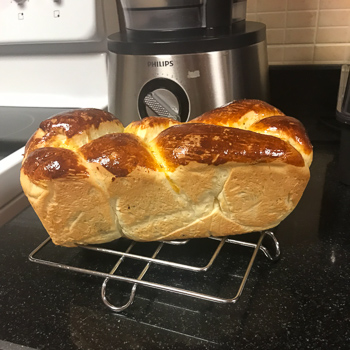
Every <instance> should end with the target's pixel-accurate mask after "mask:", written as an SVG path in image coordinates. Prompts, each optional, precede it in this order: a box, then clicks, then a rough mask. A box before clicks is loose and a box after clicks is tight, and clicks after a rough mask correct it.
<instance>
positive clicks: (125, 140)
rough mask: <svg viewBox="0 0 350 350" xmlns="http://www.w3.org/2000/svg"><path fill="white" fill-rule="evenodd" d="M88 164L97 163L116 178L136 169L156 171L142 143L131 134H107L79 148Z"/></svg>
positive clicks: (153, 161)
mask: <svg viewBox="0 0 350 350" xmlns="http://www.w3.org/2000/svg"><path fill="white" fill-rule="evenodd" d="M80 152H81V154H82V155H83V156H84V158H85V159H86V160H87V161H88V162H90V163H99V164H101V165H102V166H103V167H104V168H105V169H107V170H108V171H109V172H111V173H112V174H113V175H115V176H116V177H124V176H127V175H128V174H130V173H131V172H132V171H133V170H134V169H135V168H136V167H138V166H139V167H143V168H146V169H151V170H156V169H157V164H156V162H155V160H154V158H153V157H152V155H151V153H150V152H149V151H148V150H147V148H146V146H145V145H144V143H143V142H142V141H141V140H140V139H139V138H138V137H137V136H135V135H132V134H108V135H105V136H102V137H100V138H98V139H96V140H93V141H91V142H90V143H88V144H86V145H85V146H83V147H81V148H80Z"/></svg>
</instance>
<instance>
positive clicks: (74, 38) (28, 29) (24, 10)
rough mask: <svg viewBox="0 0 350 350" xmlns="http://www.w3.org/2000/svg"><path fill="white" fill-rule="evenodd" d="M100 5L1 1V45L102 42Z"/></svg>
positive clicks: (69, 0)
mask: <svg viewBox="0 0 350 350" xmlns="http://www.w3.org/2000/svg"><path fill="white" fill-rule="evenodd" d="M109 1H110V0H109ZM100 2H102V0H1V1H0V45H1V44H2V45H4V44H5V45H11V44H33V43H47V42H50V43H55V42H56V43H65V42H89V41H92V42H94V41H100V40H102V38H103V35H105V34H104V32H105V28H104V26H103V21H101V20H100V19H101V17H103V8H102V6H101V4H100Z"/></svg>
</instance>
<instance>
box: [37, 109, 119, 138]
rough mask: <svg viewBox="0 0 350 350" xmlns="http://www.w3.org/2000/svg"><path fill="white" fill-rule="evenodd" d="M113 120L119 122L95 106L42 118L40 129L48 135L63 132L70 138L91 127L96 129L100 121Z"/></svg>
mask: <svg viewBox="0 0 350 350" xmlns="http://www.w3.org/2000/svg"><path fill="white" fill-rule="evenodd" d="M113 120H114V121H115V122H116V123H118V124H121V123H120V121H119V120H118V119H115V118H114V116H113V115H112V114H111V113H109V112H106V111H102V110H99V109H95V108H85V109H75V110H72V111H67V112H62V113H59V114H56V115H55V116H53V117H51V118H50V119H47V120H44V121H43V122H41V123H40V129H42V130H43V131H44V132H45V133H46V135H48V136H53V135H57V134H63V135H65V136H67V137H68V138H71V137H73V136H74V135H77V134H81V133H82V132H83V131H86V130H87V129H89V128H91V127H94V128H95V129H97V128H98V127H99V125H100V124H101V123H103V122H107V121H113Z"/></svg>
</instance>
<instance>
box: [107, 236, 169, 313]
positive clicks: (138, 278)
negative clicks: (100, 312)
mask: <svg viewBox="0 0 350 350" xmlns="http://www.w3.org/2000/svg"><path fill="white" fill-rule="evenodd" d="M135 243H136V242H132V243H131V244H130V246H129V247H128V249H127V250H126V253H129V252H130V250H131V249H132V248H133V246H134V245H135ZM162 247H163V243H162V242H161V243H159V244H158V247H157V249H156V250H155V252H154V253H153V255H152V259H154V258H155V257H156V256H157V255H158V253H159V252H160V250H161V249H162ZM123 260H124V256H122V257H121V258H120V259H119V260H118V262H117V263H116V264H115V266H114V267H113V269H112V270H111V272H110V274H114V273H115V272H116V270H117V269H118V267H119V266H120V264H121V263H122V262H123ZM150 266H151V262H149V263H147V265H146V266H145V268H144V269H143V270H142V272H141V273H140V275H139V276H138V277H137V280H139V281H140V280H142V278H143V276H144V275H145V274H146V272H147V271H148V269H149V267H150ZM109 280H110V278H109V277H107V278H106V279H105V280H104V281H103V284H102V287H101V297H102V301H103V303H104V304H105V305H106V306H107V307H108V308H109V309H111V310H112V311H114V312H122V311H124V310H125V309H127V308H128V307H129V306H130V305H131V304H132V303H133V302H134V299H135V294H136V287H137V284H136V283H134V285H133V286H132V289H131V293H130V298H129V301H128V302H127V303H126V304H124V305H122V306H115V305H113V304H111V303H110V302H109V301H108V299H107V297H106V288H107V283H108V281H109Z"/></svg>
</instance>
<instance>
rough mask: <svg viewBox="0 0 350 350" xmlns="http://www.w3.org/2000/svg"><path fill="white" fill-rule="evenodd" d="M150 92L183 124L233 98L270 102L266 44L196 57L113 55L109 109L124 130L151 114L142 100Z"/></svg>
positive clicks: (193, 55) (110, 64)
mask: <svg viewBox="0 0 350 350" xmlns="http://www.w3.org/2000/svg"><path fill="white" fill-rule="evenodd" d="M173 83H174V84H173ZM152 91H158V92H159V93H162V95H163V97H164V98H163V100H165V99H166V100H168V101H170V103H169V104H171V106H172V108H173V109H174V111H175V112H176V113H177V114H178V115H179V116H180V120H181V121H183V122H185V121H187V120H190V119H193V118H195V117H197V116H199V115H200V114H202V113H203V112H205V111H208V110H210V109H213V108H215V107H218V106H221V105H223V104H225V103H227V102H229V101H232V100H233V99H241V98H259V99H263V100H266V99H267V98H268V62H267V53H266V42H265V41H261V42H258V43H256V44H252V45H249V46H244V47H241V48H235V49H232V50H223V51H214V52H202V53H193V54H178V55H166V54H165V55H125V54H117V53H114V52H110V53H109V89H108V94H109V99H108V100H109V110H110V111H111V112H112V113H113V114H115V115H116V116H117V117H118V118H120V119H121V120H122V121H123V123H124V124H125V125H127V124H129V123H130V122H132V121H134V120H137V119H139V118H143V117H145V116H147V115H149V114H151V112H150V111H148V110H146V108H144V107H143V100H144V98H145V96H147V94H148V93H150V92H152ZM145 113H147V115H146V114H145Z"/></svg>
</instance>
